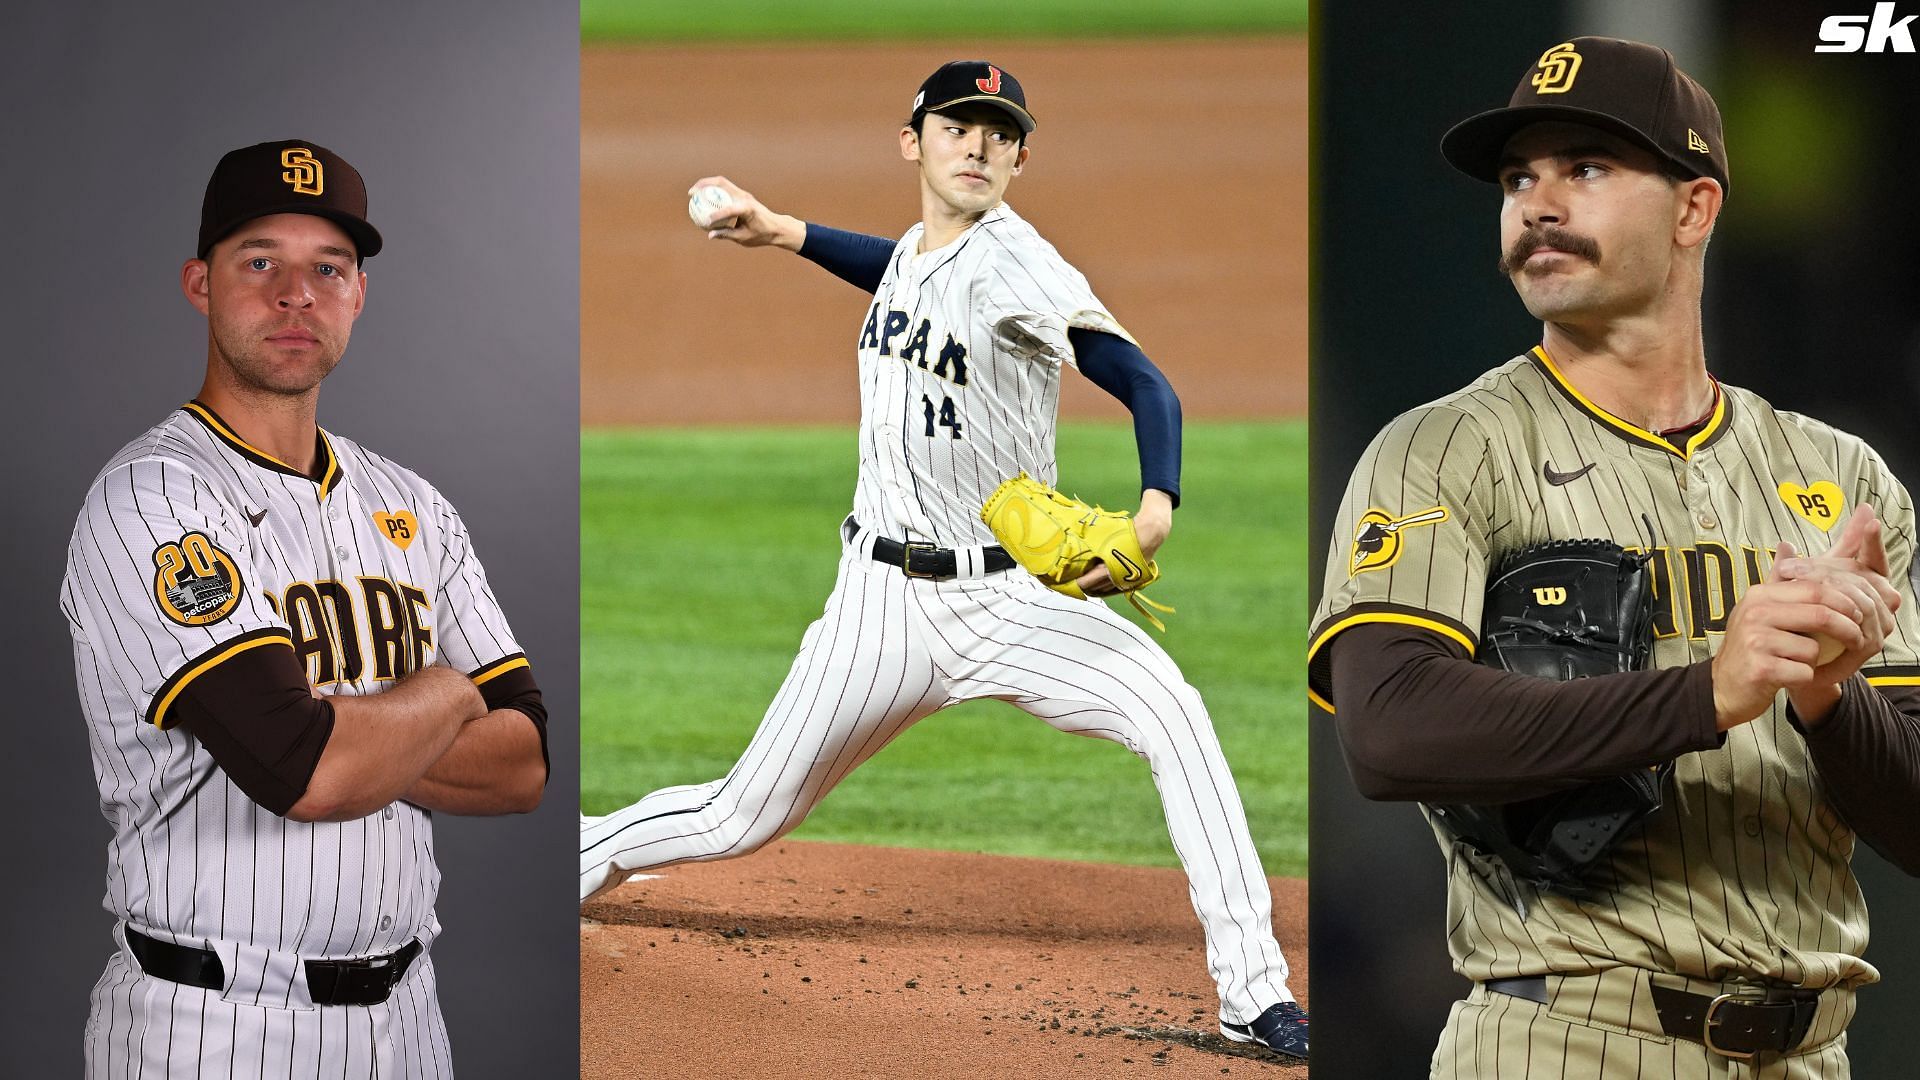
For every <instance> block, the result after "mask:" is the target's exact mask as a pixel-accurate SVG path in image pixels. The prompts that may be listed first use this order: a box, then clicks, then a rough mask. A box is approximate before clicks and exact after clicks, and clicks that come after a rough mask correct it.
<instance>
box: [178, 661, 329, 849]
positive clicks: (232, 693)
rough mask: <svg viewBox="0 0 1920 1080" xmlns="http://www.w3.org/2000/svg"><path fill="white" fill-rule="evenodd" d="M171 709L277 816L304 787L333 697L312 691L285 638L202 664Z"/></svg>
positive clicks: (316, 762) (244, 788)
mask: <svg viewBox="0 0 1920 1080" xmlns="http://www.w3.org/2000/svg"><path fill="white" fill-rule="evenodd" d="M173 710H174V713H175V715H176V717H177V722H178V724H179V725H180V726H181V727H184V728H186V729H187V731H189V732H191V733H192V735H193V737H194V738H196V739H198V740H200V745H202V746H204V747H206V748H207V753H209V754H211V755H213V760H214V762H215V763H216V764H218V765H219V766H220V768H221V770H222V771H223V772H225V773H226V774H227V776H228V778H229V779H231V780H232V781H233V783H234V786H236V787H238V788H239V789H240V790H241V791H242V792H245V793H246V796H247V798H249V799H252V800H253V801H254V802H257V803H259V804H260V805H261V806H263V807H265V808H266V809H267V810H269V811H272V812H273V813H275V814H279V815H281V816H283V817H284V816H285V815H286V812H287V811H288V810H289V809H292V807H293V804H294V803H296V802H299V801H300V796H302V795H304V794H306V791H307V783H308V781H310V780H312V779H313V770H314V767H315V766H317V765H319V763H320V752H321V751H322V750H324V749H325V748H326V745H327V740H328V739H329V738H331V737H332V736H333V703H332V702H330V701H327V700H325V699H323V698H316V697H314V696H313V693H312V690H311V689H310V687H309V685H308V683H307V673H306V667H305V665H303V664H302V663H301V662H300V659H299V657H297V656H295V655H294V651H293V648H292V647H291V646H287V645H270V646H265V647H262V648H258V649H248V650H247V651H245V652H243V653H239V654H238V655H236V656H234V657H233V658H232V659H231V660H228V661H226V662H225V663H222V664H220V665H219V666H217V667H214V668H210V669H208V670H207V671H205V672H203V673H202V674H201V675H200V676H199V677H198V678H196V679H194V680H193V681H192V682H191V683H188V684H187V686H186V688H185V689H184V690H183V691H182V692H181V694H180V697H179V699H178V700H177V701H175V702H174V704H173Z"/></svg>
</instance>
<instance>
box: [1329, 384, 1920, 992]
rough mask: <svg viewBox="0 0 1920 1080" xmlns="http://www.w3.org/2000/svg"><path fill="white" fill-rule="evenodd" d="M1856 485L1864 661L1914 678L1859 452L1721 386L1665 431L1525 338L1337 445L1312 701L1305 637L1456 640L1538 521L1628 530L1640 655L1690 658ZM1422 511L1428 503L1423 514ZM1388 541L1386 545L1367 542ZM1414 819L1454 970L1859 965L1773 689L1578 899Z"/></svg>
mask: <svg viewBox="0 0 1920 1080" xmlns="http://www.w3.org/2000/svg"><path fill="white" fill-rule="evenodd" d="M1862 503H1870V504H1872V505H1873V506H1874V507H1875V508H1876V509H1877V510H1878V511H1879V513H1880V516H1881V519H1882V521H1883V522H1884V524H1885V542H1886V547H1887V553H1888V558H1889V561H1890V563H1891V567H1892V570H1893V574H1892V580H1893V581H1894V582H1895V584H1896V585H1897V586H1898V587H1899V588H1900V589H1901V590H1902V592H1903V594H1905V595H1906V597H1907V602H1906V603H1905V605H1903V606H1902V608H1901V610H1900V612H1899V614H1898V616H1897V618H1898V627H1897V629H1896V631H1895V632H1894V633H1893V634H1892V635H1891V636H1889V637H1888V639H1887V641H1886V645H1885V648H1884V650H1883V652H1882V654H1881V655H1880V656H1879V657H1877V658H1876V659H1875V660H1874V661H1873V662H1871V663H1870V664H1869V665H1868V666H1867V667H1866V668H1865V669H1863V674H1865V675H1866V676H1867V678H1868V680H1869V681H1870V682H1873V683H1876V684H1881V685H1886V684H1891V683H1906V684H1911V683H1913V682H1914V681H1915V678H1916V676H1920V652H1917V651H1916V650H1917V649H1920V622H1916V608H1915V604H1914V602H1913V598H1912V595H1911V588H1912V587H1911V583H1910V582H1909V580H1908V571H1909V567H1910V565H1911V561H1912V555H1913V536H1914V511H1913V504H1912V501H1911V499H1910V498H1909V497H1908V494H1907V492H1906V491H1905V489H1904V488H1902V487H1901V485H1900V484H1899V482H1898V481H1897V480H1896V479H1895V478H1894V477H1893V476H1892V475H1891V473H1889V472H1888V470H1887V469H1886V467H1885V465H1884V464H1883V463H1882V462H1881V461H1880V459H1879V458H1878V457H1877V456H1876V455H1875V454H1874V453H1873V451H1872V450H1871V448H1869V447H1867V446H1866V444H1864V443H1863V442H1861V441H1860V440H1859V439H1856V438H1854V437H1852V436H1849V435H1846V434H1844V433H1842V432H1838V431H1835V430H1834V429H1832V428H1831V427H1828V426H1827V425H1825V424H1822V423H1820V422H1818V421H1815V420H1812V419H1809V418H1807V417H1804V416H1800V415H1797V414H1794V413H1789V412H1783V411H1779V410H1776V409H1774V408H1772V407H1771V406H1770V405H1768V404H1767V403H1766V402H1765V401H1763V400H1762V399H1760V398H1759V397H1758V396H1756V395H1754V394H1752V393H1750V392H1748V391H1745V390H1741V389H1739V388H1737V387H1731V386H1722V387H1721V388H1720V399H1719V402H1718V404H1717V405H1716V407H1715V410H1714V412H1713V414H1712V415H1711V417H1710V418H1709V419H1708V421H1707V423H1706V425H1705V426H1704V428H1702V429H1701V430H1700V431H1699V432H1698V433H1697V434H1695V435H1694V436H1692V437H1691V438H1690V439H1689V440H1688V442H1687V444H1686V446H1685V447H1684V448H1676V447H1674V446H1672V445H1670V444H1669V443H1667V442H1666V441H1665V440H1664V439H1661V438H1659V437H1658V436H1656V435H1653V434H1652V433H1650V432H1646V431H1643V430H1641V429H1639V428H1637V427H1635V426H1633V425H1632V424H1629V423H1627V422H1625V421H1623V420H1621V419H1619V418H1618V417H1615V416H1612V415H1610V414H1608V413H1606V412H1605V411H1604V410H1602V409H1600V408H1599V407H1597V406H1596V405H1594V404H1593V403H1592V402H1591V401H1589V400H1587V399H1586V398H1585V397H1584V396H1582V395H1581V394H1580V393H1579V392H1578V391H1577V390H1576V389H1575V388H1574V387H1573V386H1572V385H1571V384H1570V383H1569V382H1568V381H1567V380H1566V378H1565V377H1564V375H1563V374H1562V373H1561V372H1560V371H1559V370H1558V369H1557V368H1556V366H1555V364H1554V362H1553V360H1552V358H1551V357H1549V356H1548V355H1547V354H1546V353H1545V352H1544V351H1543V350H1538V349H1536V350H1534V351H1533V352H1532V353H1530V354H1527V355H1524V356H1521V357H1518V358H1516V359H1514V360H1513V361H1511V362H1509V363H1507V364H1505V365H1503V366H1502V367H1499V368H1496V369H1495V370H1493V371H1491V372H1488V373H1487V374H1486V375H1484V376H1482V377H1481V378H1480V379H1479V380H1477V381H1476V382H1474V383H1473V384H1472V385H1470V386H1468V387H1467V388H1465V389H1463V390H1461V391H1459V392H1458V393H1455V394H1453V395H1450V396H1448V397H1446V398H1443V399H1441V400H1439V401H1436V402H1433V403H1431V404H1428V405H1425V406H1422V407H1420V408H1418V409H1414V410H1412V411H1411V412H1408V413H1406V414H1404V415H1402V416H1401V417H1399V418H1398V419H1396V420H1395V421H1394V422H1393V423H1391V424H1389V425H1388V426H1387V428H1386V429H1385V430H1383V431H1382V432H1381V433H1380V435H1379V436H1378V437H1377V438H1375V440H1374V442H1373V444H1372V445H1371V446H1370V447H1369V448H1368V450H1367V452H1366V454H1365V455H1364V456H1363V457H1362V459H1361V460H1360V462H1359V464H1358V466H1357V467H1356V468H1355V470H1354V474H1353V479H1352V481H1351V483H1350V484H1349V486H1348V489H1347V494H1346V499H1345V502H1344V504H1343V506H1342V510H1341V513H1340V516H1339V519H1338V521H1337V523H1336V525H1335V533H1334V537H1333V542H1332V547H1331V549H1330V551H1329V555H1328V562H1327V573H1326V589H1325V593H1324V599H1323V600H1322V602H1321V605H1320V610H1319V611H1318V613H1317V614H1316V615H1315V618H1314V629H1313V634H1312V644H1311V646H1310V659H1309V669H1310V672H1311V678H1310V684H1311V686H1312V692H1313V694H1314V697H1315V700H1316V701H1317V702H1318V703H1319V704H1321V705H1322V707H1324V708H1329V709H1331V708H1333V707H1336V706H1337V705H1338V704H1339V703H1338V702H1337V701H1331V700H1330V697H1329V695H1330V694H1331V688H1330V686H1329V682H1328V679H1329V674H1330V673H1329V665H1328V660H1327V657H1328V654H1329V648H1328V645H1329V643H1330V642H1331V641H1332V640H1333V639H1335V638H1336V637H1337V636H1338V635H1339V634H1340V633H1341V632H1342V631H1343V630H1345V629H1348V628H1350V627H1352V626H1355V625H1358V624H1361V623H1367V622H1394V623H1400V624H1404V625H1411V626H1418V627H1423V628H1425V629H1428V630H1431V631H1434V632H1436V633H1438V634H1440V635H1442V636H1443V637H1446V638H1449V639H1451V640H1453V641H1455V642H1457V643H1458V644H1459V645H1460V646H1461V647H1462V648H1464V649H1465V650H1466V651H1467V652H1468V653H1469V654H1471V653H1472V652H1473V651H1474V649H1475V648H1476V646H1477V644H1478V628H1479V625H1480V618H1481V602H1482V599H1483V597H1484V594H1485V590H1486V581H1487V573H1488V569H1489V567H1491V566H1493V565H1495V564H1497V563H1498V562H1499V561H1500V560H1501V559H1502V558H1503V557H1504V556H1505V555H1506V554H1507V553H1509V552H1512V551H1515V550H1518V549H1520V548H1524V547H1527V546H1528V545H1531V544H1534V543H1537V542H1540V541H1543V540H1549V539H1572V538H1580V537H1599V538H1605V539H1611V540H1613V541H1615V542H1616V543H1619V544H1621V545H1622V546H1623V547H1628V548H1632V549H1636V550H1643V551H1644V550H1647V549H1648V548H1651V549H1652V550H1653V553H1654V556H1655V557H1654V559H1653V561H1652V566H1653V571H1654V592H1655V598H1656V621H1655V625H1656V632H1657V635H1658V639H1657V641H1656V643H1655V647H1654V658H1653V663H1654V666H1656V667H1663V668H1664V667H1675V666H1682V665H1687V664H1692V663H1696V662H1699V661H1703V660H1706V659H1708V658H1710V657H1711V656H1712V655H1713V654H1714V653H1715V652H1716V651H1717V650H1718V649H1719V648H1720V644H1721V641H1722V635H1723V634H1724V633H1725V630H1726V624H1727V616H1728V613H1729V612H1730V611H1731V610H1732V608H1733V606H1734V604H1736V603H1738V602H1739V599H1740V597H1741V596H1742V595H1744V594H1745V591H1746V590H1747V589H1748V588H1750V587H1751V586H1752V585H1754V584H1755V583H1757V582H1760V581H1763V580H1765V579H1766V576H1767V574H1768V572H1769V570H1770V568H1771V566H1772V561H1773V552H1774V551H1775V549H1776V548H1777V547H1778V546H1779V544H1780V542H1781V541H1783V540H1785V541H1790V542H1792V544H1793V545H1794V547H1795V548H1796V549H1797V550H1799V551H1803V552H1820V551H1823V550H1825V549H1826V548H1827V547H1828V545H1829V543H1830V539H1831V537H1830V534H1831V533H1832V531H1833V530H1834V529H1835V527H1836V525H1837V524H1838V523H1839V522H1840V521H1841V520H1843V519H1844V517H1845V515H1846V513H1847V512H1849V511H1850V510H1851V509H1852V508H1853V507H1855V506H1858V505H1860V504H1862ZM1429 508H1441V509H1444V511H1445V514H1444V516H1435V517H1425V516H1423V515H1427V514H1430V513H1431V511H1430V509H1429ZM1394 524H1397V525H1398V527H1397V528H1394V529H1393V530H1392V531H1391V534H1390V535H1391V539H1390V540H1381V541H1379V543H1378V544H1377V545H1375V546H1373V547H1371V548H1370V547H1369V544H1370V543H1372V542H1373V537H1372V536H1371V535H1370V533H1378V532H1380V531H1381V529H1382V528H1384V527H1385V526H1389V525H1394ZM1387 547H1391V548H1392V549H1393V554H1392V556H1391V557H1390V558H1382V557H1380V556H1379V554H1378V553H1379V551H1383V550H1386V548H1387ZM1436 836H1437V837H1438V838H1439V839H1440V842H1441V844H1442V846H1443V848H1446V849H1448V850H1449V851H1450V853H1451V855H1452V857H1451V858H1450V860H1449V865H1450V871H1449V874H1450V882H1449V894H1450V907H1451V908H1452V915H1451V917H1450V919H1449V923H1450V927H1451V930H1450V946H1451V949H1452V952H1453V956H1454V963H1455V967H1456V969H1457V970H1459V971H1460V972H1461V974H1463V975H1465V976H1467V977H1468V978H1470V979H1475V980H1484V979H1489V978H1498V977H1505V976H1514V975H1531V974H1544V973H1563V974H1565V973H1583V972H1598V971H1603V970H1608V969H1615V968H1620V967H1622V966H1625V967H1626V968H1637V969H1641V970H1647V971H1665V972H1671V973H1674V974H1679V975H1686V976H1691V977H1697V978H1709V977H1711V978H1720V977H1722V976H1725V975H1731V976H1737V977H1744V978H1750V979H1760V978H1765V979H1777V980H1783V981H1787V982H1794V983H1799V984H1801V985H1805V986H1815V987H1818V986H1833V985H1847V986H1851V985H1856V984H1859V983H1863V982H1870V981H1872V980H1874V979H1875V978H1877V974H1876V973H1875V971H1874V969H1873V968H1872V967H1871V966H1870V965H1868V964H1867V963H1866V962H1865V961H1863V960H1861V959H1860V953H1861V951H1862V949H1863V948H1864V947H1865V944H1866V930H1867V922H1866V907H1865V905H1864V903H1863V901H1862V900H1861V897H1860V891H1859V888H1858V886H1857V885H1856V883H1855V881H1854V878H1853V875H1852V873H1851V871H1850V870H1849V867H1848V860H1849V857H1850V856H1851V854H1852V851H1853V845H1854V837H1853V834H1852V832H1851V831H1850V830H1849V829H1848V828H1847V827H1846V825H1845V823H1844V822H1843V821H1841V819H1840V817H1839V816H1838V814H1837V813H1836V812H1835V809H1834V807H1833V805H1832V804H1831V803H1830V802H1829V801H1828V799H1827V798H1826V795H1825V792H1824V790H1823V788H1822V785H1821V783H1820V779H1819V777H1818V775H1816V773H1815V771H1814V769H1813V764H1812V761H1811V758H1810V756H1809V753H1808V751H1807V749H1806V746H1805V744H1804V743H1803V742H1802V740H1801V739H1800V737H1799V735H1798V734H1797V733H1795V732H1794V730H1793V729H1792V727H1791V726H1790V725H1789V724H1788V723H1787V722H1786V719H1785V695H1784V694H1782V695H1781V696H1780V700H1779V701H1777V702H1776V703H1775V706H1774V708H1773V710H1772V712H1771V714H1770V715H1766V716H1762V717H1760V718H1759V719H1758V720H1755V721H1754V722H1752V723H1749V724H1745V725H1742V726H1740V727H1737V728H1734V729H1733V730H1731V731H1729V732H1727V734H1726V739H1725V742H1724V744H1723V745H1722V746H1721V747H1720V748H1719V749H1717V750H1711V751H1706V752H1701V753H1694V754H1688V755H1684V756H1683V757H1681V758H1680V759H1679V761H1678V762H1677V764H1676V769H1675V774H1674V781H1673V788H1672V792H1671V794H1670V797H1669V799H1668V804H1667V807H1666V809H1665V810H1663V811H1662V813H1661V814H1660V815H1658V816H1657V817H1656V818H1654V819H1653V820H1652V821H1651V822H1650V823H1649V824H1648V826H1647V827H1646V828H1645V829H1644V830H1642V831H1641V832H1640V833H1638V834H1636V835H1634V836H1631V837H1629V838H1628V839H1627V840H1626V841H1624V842H1623V843H1622V844H1621V845H1620V846H1619V847H1618V848H1616V849H1615V850H1614V851H1613V852H1612V853H1611V854H1610V865H1609V866H1607V867H1605V868H1603V869H1601V870H1600V871H1599V874H1600V875H1601V876H1603V877H1606V878H1607V879H1608V880H1610V881H1611V882H1613V885H1612V887H1611V888H1610V889H1609V890H1608V891H1606V893H1605V894H1604V896H1602V897H1601V898H1600V899H1598V900H1594V901H1591V902H1585V903H1583V902H1580V901H1576V900H1572V899H1569V898H1567V897H1564V896H1558V895H1548V896H1545V897H1542V898H1541V901H1540V903H1539V904H1538V905H1535V906H1533V907H1532V908H1531V909H1530V911H1529V914H1528V915H1527V916H1526V917H1525V918H1524V919H1523V918H1522V917H1521V915H1519V914H1518V913H1517V912H1516V911H1515V909H1514V908H1513V907H1512V906H1511V905H1510V904H1508V903H1507V902H1506V901H1505V900H1503V899H1502V898H1501V893H1500V890H1498V889H1497V888H1495V887H1493V886H1491V885H1490V884H1489V883H1488V880H1487V878H1486V869H1485V867H1484V865H1483V864H1481V863H1480V862H1479V861H1478V860H1476V859H1474V858H1471V857H1468V856H1467V855H1466V854H1464V853H1463V852H1459V851H1453V850H1452V848H1451V845H1450V843H1449V840H1448V837H1447V834H1446V833H1444V832H1441V831H1439V830H1437V829H1436ZM1705 883H1710V884H1712V885H1713V887H1712V888H1704V887H1701V886H1702V885H1703V884H1705ZM1848 1011H1849V1012H1850V1003H1849V1005H1848ZM1833 1019H1834V1020H1835V1021H1837V1022H1838V1023H1840V1024H1844V1023H1845V1019H1846V1017H1845V1016H1835V1017H1833Z"/></svg>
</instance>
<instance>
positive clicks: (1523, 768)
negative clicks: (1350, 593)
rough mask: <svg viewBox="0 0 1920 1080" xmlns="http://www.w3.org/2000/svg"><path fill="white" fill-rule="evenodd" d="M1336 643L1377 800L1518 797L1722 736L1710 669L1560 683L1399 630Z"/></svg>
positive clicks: (1336, 663)
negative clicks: (1483, 661) (1489, 662)
mask: <svg viewBox="0 0 1920 1080" xmlns="http://www.w3.org/2000/svg"><path fill="white" fill-rule="evenodd" d="M1326 647H1327V648H1330V649H1332V650H1333V656H1332V673H1333V679H1332V683H1333V695H1334V696H1333V702H1334V705H1335V707H1336V709H1337V711H1336V712H1335V714H1334V719H1335V721H1336V723H1337V724H1338V725H1339V731H1340V743H1341V746H1342V748H1343V749H1344V750H1345V751H1346V758H1347V769H1348V771H1349V772H1350V773H1351V774H1352V775H1353V780H1354V784H1355V785H1356V786H1357V787H1359V789H1360V793H1361V794H1362V795H1364V796H1366V797H1367V798H1369V799H1388V800H1410V801H1411V800H1418V801H1422V802H1471V803H1506V802H1514V801H1516V800H1519V799H1527V798H1533V797H1535V796H1538V795H1546V794H1549V793H1551V792H1555V791H1564V790H1566V789H1567V788H1570V787H1574V786H1577V785H1578V784H1581V783H1584V782H1586V781H1588V780H1595V779H1599V778H1602V777H1607V776H1618V775H1620V774H1621V773H1624V772H1627V771H1628V770H1630V769H1635V768H1643V767H1646V766H1649V765H1654V764H1658V763H1660V762H1662V761H1668V760H1671V759H1672V758H1675V757H1678V756H1679V755H1681V754H1685V753H1691V752H1693V751H1695V750H1710V749H1713V748H1714V747H1717V746H1719V745H1720V742H1721V736H1720V734H1719V733H1718V731H1717V730H1716V724H1715V721H1714V710H1713V676H1712V670H1711V665H1710V664H1707V663H1700V664H1693V665H1690V666H1687V667H1679V668H1666V669H1663V670H1659V671H1633V672H1625V673H1622V674H1619V675H1602V676H1598V677H1595V678H1590V679H1578V680H1575V681H1573V682H1566V683H1557V682H1549V681H1547V680H1545V679H1536V678H1532V677H1529V676H1525V675H1513V674H1509V673H1507V672H1504V671H1499V670H1496V669H1494V668H1490V667H1487V666H1485V665H1483V664H1476V663H1474V662H1473V661H1472V660H1470V659H1468V658H1467V656H1466V653H1465V651H1464V650H1462V649H1461V648H1460V647H1459V645H1458V644H1456V643H1454V642H1451V641H1449V640H1447V639H1446V638H1444V637H1442V636H1441V635H1439V634H1436V633H1434V632H1432V631H1429V630H1423V629H1420V628H1418V627H1412V626H1406V625H1401V624H1395V623H1365V624H1362V625H1359V626H1355V627H1353V628H1351V629H1349V630H1346V631H1343V632H1342V633H1341V634H1340V635H1339V636H1338V637H1337V638H1335V639H1334V640H1333V641H1331V642H1329V643H1328V644H1327V646H1326Z"/></svg>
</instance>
